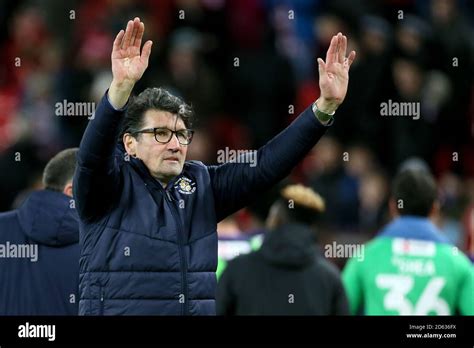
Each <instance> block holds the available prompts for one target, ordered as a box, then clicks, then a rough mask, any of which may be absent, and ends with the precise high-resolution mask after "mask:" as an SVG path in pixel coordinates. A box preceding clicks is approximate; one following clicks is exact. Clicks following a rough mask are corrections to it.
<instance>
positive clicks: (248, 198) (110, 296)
mask: <svg viewBox="0 0 474 348" xmlns="http://www.w3.org/2000/svg"><path fill="white" fill-rule="evenodd" d="M144 30H145V27H144V24H143V23H142V22H141V21H140V19H139V18H135V19H134V20H133V21H129V22H128V23H127V28H126V29H125V31H124V30H121V31H120V32H119V33H118V35H117V37H116V38H115V41H114V44H113V48H112V55H111V61H112V74H113V79H112V83H111V85H110V88H109V89H108V91H107V92H106V93H105V95H104V97H103V98H102V100H101V102H100V103H99V104H98V106H97V109H96V112H95V115H94V118H93V119H91V121H90V122H89V125H88V127H87V129H86V131H85V133H84V136H83V138H82V141H81V145H80V149H79V154H78V170H77V172H76V175H75V178H74V180H75V181H74V183H75V185H74V187H77V190H75V191H74V192H75V197H76V201H77V210H78V214H79V217H80V233H81V241H82V249H81V270H80V297H81V299H80V303H79V313H80V314H81V315H119V314H120V315H214V314H215V289H216V273H215V272H216V266H217V233H216V226H217V222H219V221H222V220H223V219H224V218H226V217H227V216H229V215H231V214H232V213H234V212H236V211H238V210H239V209H241V208H243V207H244V206H246V205H247V204H249V203H251V202H252V200H253V199H254V198H255V197H257V196H258V195H259V194H261V193H262V192H264V191H266V190H268V189H269V188H270V187H272V186H273V185H275V184H276V183H277V182H278V181H280V180H281V179H283V178H284V177H286V176H287V175H288V174H289V173H290V171H291V169H292V168H294V167H295V166H296V165H297V163H298V162H299V161H300V160H302V159H303V158H304V156H305V155H306V154H307V153H308V152H309V151H310V149H311V148H312V147H313V146H314V145H315V144H316V143H317V142H318V140H319V138H320V137H321V136H322V135H323V134H324V133H325V131H326V129H327V128H328V127H329V126H330V125H331V124H332V115H333V114H334V112H335V110H336V109H337V108H338V106H339V105H340V104H341V103H342V102H343V100H344V98H345V95H346V93H347V86H348V80H349V67H350V65H351V64H352V62H353V60H354V58H355V52H351V53H350V54H349V55H348V56H346V50H347V38H346V37H345V36H343V35H342V34H341V33H339V34H338V35H336V36H334V37H333V39H332V41H331V45H330V47H329V50H328V53H327V56H326V62H324V61H323V60H322V59H319V60H318V62H319V72H320V81H319V82H320V87H321V88H320V89H321V97H320V98H319V99H318V100H317V101H315V102H314V103H313V104H312V105H311V106H310V107H308V108H307V109H306V111H304V112H303V113H302V114H301V115H300V116H299V117H298V118H297V119H296V120H295V121H294V122H293V123H292V124H291V125H290V126H289V127H287V128H286V129H285V130H284V131H282V132H281V133H280V134H279V135H277V136H276V137H275V138H273V139H272V140H271V141H270V142H268V143H267V144H266V145H265V146H263V147H262V148H261V149H259V150H258V151H253V152H251V153H250V154H248V156H247V157H246V155H244V156H243V157H241V158H239V159H238V161H236V162H235V163H223V164H221V165H217V166H206V165H205V164H203V163H202V162H198V161H186V154H187V151H188V146H189V145H190V143H191V141H192V139H193V135H194V133H193V130H192V129H191V126H192V118H193V112H192V109H191V108H190V107H189V106H188V105H187V104H186V103H185V102H184V101H183V100H181V99H180V98H178V97H176V96H173V95H172V94H170V93H169V92H167V91H166V90H164V89H162V88H150V89H146V90H145V91H143V92H142V93H140V94H139V95H138V96H137V97H136V98H132V99H130V100H129V97H130V95H131V92H132V90H133V88H134V86H135V83H136V82H137V81H138V80H139V79H140V78H141V77H142V75H143V73H144V72H145V70H146V68H147V66H148V59H149V57H150V53H151V46H152V42H151V41H147V42H146V43H145V44H144V45H143V48H142V47H141V41H142V38H143V35H144ZM117 137H119V143H117ZM250 155H255V156H254V160H253V161H252V163H250V164H249V161H251V159H250Z"/></svg>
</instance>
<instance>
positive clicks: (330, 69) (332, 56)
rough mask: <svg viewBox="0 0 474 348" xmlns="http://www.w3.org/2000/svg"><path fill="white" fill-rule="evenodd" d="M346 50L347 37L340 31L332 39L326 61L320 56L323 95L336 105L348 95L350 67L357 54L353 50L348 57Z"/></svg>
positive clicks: (320, 85) (320, 77)
mask: <svg viewBox="0 0 474 348" xmlns="http://www.w3.org/2000/svg"><path fill="white" fill-rule="evenodd" d="M346 50H347V37H346V36H344V35H342V34H341V33H338V34H337V35H335V36H333V37H332V39H331V44H330V45H329V49H328V51H327V53H326V62H324V61H323V60H322V59H321V58H318V63H319V88H320V89H321V97H323V98H324V99H325V100H326V101H328V102H330V103H333V104H335V105H340V104H341V103H342V102H343V100H344V98H345V96H346V93H347V86H348V83H349V68H350V66H351V64H352V62H353V61H354V58H355V55H356V53H355V51H352V52H351V53H350V54H349V56H348V57H346Z"/></svg>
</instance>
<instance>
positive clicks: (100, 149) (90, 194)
mask: <svg viewBox="0 0 474 348" xmlns="http://www.w3.org/2000/svg"><path fill="white" fill-rule="evenodd" d="M107 93H108V91H107V92H106V93H105V95H104V97H102V100H101V101H100V102H99V104H98V106H97V108H96V111H95V114H94V116H93V117H92V118H91V120H90V121H89V124H88V126H87V128H86V131H85V132H84V136H83V137H82V140H81V144H80V146H79V152H78V155H77V169H76V173H75V175H74V183H73V191H74V198H75V201H76V209H77V212H78V214H79V217H80V218H81V219H82V220H94V219H96V218H99V217H100V216H102V215H103V214H104V213H106V212H107V211H108V209H109V208H110V207H111V206H112V204H113V202H114V201H115V200H116V198H117V196H118V194H119V193H120V188H121V185H120V175H119V171H118V167H117V165H116V161H115V147H116V143H117V137H118V134H119V132H120V128H119V127H120V123H121V120H122V116H123V114H124V111H125V108H123V109H120V110H116V109H114V108H113V107H112V105H111V104H110V102H109V100H108V96H107Z"/></svg>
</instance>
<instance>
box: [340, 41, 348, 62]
mask: <svg viewBox="0 0 474 348" xmlns="http://www.w3.org/2000/svg"><path fill="white" fill-rule="evenodd" d="M340 43H341V45H340V47H339V59H340V60H339V63H344V59H345V58H346V51H347V37H346V36H345V35H342V34H341V37H340Z"/></svg>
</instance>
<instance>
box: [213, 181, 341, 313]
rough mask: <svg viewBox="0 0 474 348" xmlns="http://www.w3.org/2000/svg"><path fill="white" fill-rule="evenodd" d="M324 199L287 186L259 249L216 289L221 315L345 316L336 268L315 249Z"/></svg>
mask: <svg viewBox="0 0 474 348" xmlns="http://www.w3.org/2000/svg"><path fill="white" fill-rule="evenodd" d="M324 209H325V204H324V200H323V199H322V198H321V197H320V196H319V195H318V194H317V193H316V192H314V191H313V190H312V189H310V188H307V187H304V186H302V185H289V186H287V187H285V188H284V189H283V190H282V193H281V197H280V198H279V199H278V200H277V201H276V202H275V203H274V204H273V206H272V208H271V210H270V215H269V217H268V219H267V229H268V232H266V235H265V237H264V241H263V244H262V246H261V248H260V249H259V250H257V251H254V252H251V253H249V254H246V255H240V256H238V257H237V258H235V259H233V260H231V261H230V262H229V264H228V265H227V268H226V270H225V271H224V273H223V274H222V276H221V279H220V280H219V283H218V286H217V296H216V301H217V314H218V315H344V314H349V308H348V304H347V298H346V295H345V293H344V287H343V285H342V281H341V276H340V273H339V270H338V269H337V267H336V266H335V265H333V264H331V262H330V261H328V260H326V259H325V258H324V257H323V255H322V253H321V252H319V251H318V250H317V249H316V247H315V246H316V235H315V232H314V226H315V222H316V221H317V219H318V217H319V216H320V215H321V214H322V213H323V212H324Z"/></svg>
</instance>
